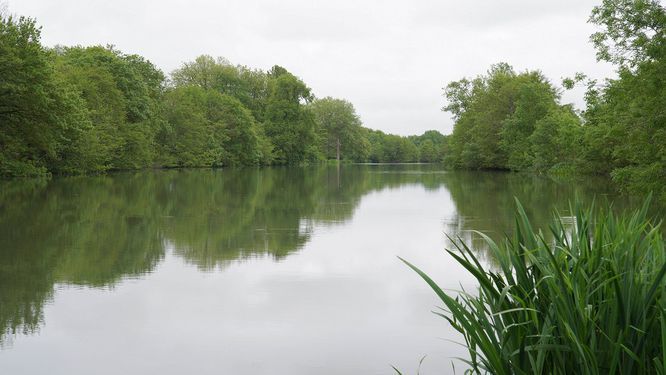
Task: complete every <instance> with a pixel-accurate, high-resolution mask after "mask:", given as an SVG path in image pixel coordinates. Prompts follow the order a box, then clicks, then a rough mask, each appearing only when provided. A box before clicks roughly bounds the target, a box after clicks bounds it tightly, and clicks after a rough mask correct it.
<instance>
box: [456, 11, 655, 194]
mask: <svg viewBox="0 0 666 375" xmlns="http://www.w3.org/2000/svg"><path fill="white" fill-rule="evenodd" d="M590 22H592V23H594V24H596V25H599V26H600V27H601V30H600V31H599V32H597V33H595V34H593V35H592V38H591V39H592V42H593V43H594V45H595V47H596V48H597V51H598V55H597V56H598V58H599V59H601V60H604V61H608V62H611V63H614V64H616V65H617V68H618V77H617V78H616V79H611V80H607V81H606V82H605V83H604V84H602V85H599V84H597V82H595V81H593V80H588V81H587V87H588V91H587V95H586V99H587V108H586V109H585V111H583V112H582V113H575V112H574V111H573V110H572V109H571V108H570V107H569V106H567V105H561V104H560V103H559V92H558V90H557V89H556V88H555V87H553V85H552V84H550V83H549V82H548V81H547V80H546V79H545V77H543V75H542V74H541V73H539V72H524V73H520V74H517V73H515V72H514V71H513V69H511V67H510V66H508V65H506V64H498V65H495V66H493V67H492V68H491V69H490V71H489V72H488V74H487V75H485V76H479V77H477V78H475V79H472V80H469V79H462V80H460V81H456V82H452V83H450V84H449V85H448V86H447V87H446V89H445V95H446V97H447V99H448V103H447V105H446V106H445V107H444V110H446V111H449V112H451V113H452V114H453V117H454V119H455V121H456V123H455V127H454V131H453V134H452V136H451V138H450V142H449V144H448V146H447V150H448V151H449V152H447V154H446V161H447V162H448V163H449V164H450V165H451V166H453V167H456V168H471V169H509V170H533V171H538V172H556V173H561V172H582V173H597V174H604V175H609V176H611V177H612V178H613V179H614V180H615V181H616V182H617V183H618V185H619V186H620V187H621V188H622V189H624V190H626V191H630V192H647V191H654V192H655V193H656V194H657V195H658V197H659V198H660V199H662V200H663V199H666V114H665V113H664V110H663V109H664V108H666V82H665V78H664V77H666V61H665V60H666V35H665V34H664V33H665V29H666V10H665V9H664V7H663V6H662V5H661V4H660V2H659V1H656V0H640V1H633V0H604V1H603V3H602V4H601V5H599V6H598V7H595V8H594V10H593V12H592V16H591V18H590ZM584 80H585V76H584V75H583V74H577V77H576V78H575V79H565V80H564V82H563V83H564V86H565V87H566V88H571V87H572V86H573V85H575V84H576V83H578V82H581V81H584Z"/></svg>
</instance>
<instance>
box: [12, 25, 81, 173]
mask: <svg viewBox="0 0 666 375" xmlns="http://www.w3.org/2000/svg"><path fill="white" fill-rule="evenodd" d="M39 39H40V30H39V28H38V27H37V26H36V25H35V22H34V20H31V19H28V18H23V17H21V18H18V19H17V18H14V17H11V16H8V17H4V16H0V77H2V78H1V79H0V175H4V176H6V175H10V176H30V175H43V174H46V173H48V172H49V170H50V168H49V167H50V166H51V165H54V164H59V163H61V161H62V160H63V158H66V157H67V155H68V154H69V153H70V152H71V151H72V150H71V145H72V144H73V143H76V142H77V140H78V139H79V137H81V135H82V133H84V132H85V131H86V129H87V128H88V127H89V126H90V123H89V122H88V119H87V118H86V110H85V107H84V106H83V103H82V102H81V100H79V98H78V97H77V95H76V92H75V91H73V90H72V87H71V86H70V85H68V84H67V83H66V82H62V80H61V79H60V78H59V77H58V75H57V74H56V72H55V70H54V68H53V64H52V59H51V54H50V53H49V51H47V50H45V49H44V48H43V47H42V46H41V44H40V42H39Z"/></svg>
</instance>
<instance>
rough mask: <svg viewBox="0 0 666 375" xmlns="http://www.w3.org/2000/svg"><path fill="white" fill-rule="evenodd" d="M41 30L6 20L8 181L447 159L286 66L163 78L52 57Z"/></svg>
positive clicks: (102, 49) (0, 64)
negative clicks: (373, 122)
mask: <svg viewBox="0 0 666 375" xmlns="http://www.w3.org/2000/svg"><path fill="white" fill-rule="evenodd" d="M40 32H41V29H40V27H38V26H37V24H36V22H35V20H34V19H31V18H27V17H15V16H12V15H6V14H5V15H0V77H2V79H0V124H2V126H1V127H0V176H38V175H47V174H81V173H97V172H104V171H108V170H126V169H139V168H148V167H224V166H248V165H273V164H276V165H294V164H303V163H310V162H320V161H323V160H326V159H337V160H351V161H356V162H366V161H373V162H403V161H409V162H415V161H428V162H432V161H437V160H440V159H441V155H440V154H439V153H438V152H436V150H435V149H437V148H438V146H440V144H439V143H441V140H442V139H443V136H442V135H441V134H439V133H437V134H434V133H433V132H429V133H426V134H424V135H423V136H422V137H411V138H408V137H400V136H396V135H389V134H384V133H382V132H380V131H373V130H370V129H367V128H364V127H363V125H362V123H361V120H360V118H359V117H358V115H357V114H356V111H355V109H354V107H353V105H352V104H351V103H349V102H348V101H346V100H343V99H334V98H330V97H326V98H322V99H317V98H316V97H315V96H314V94H313V93H312V90H311V89H310V88H309V87H308V86H307V85H306V84H305V83H304V82H303V81H302V80H301V79H299V78H298V77H296V76H295V75H294V74H292V73H290V72H289V71H287V70H286V69H285V68H283V67H280V66H274V67H273V68H272V69H270V70H268V71H263V70H259V69H252V68H249V67H246V66H241V65H232V64H231V63H230V62H229V61H227V60H225V59H224V58H217V59H215V58H213V57H211V56H207V55H203V56H199V57H197V58H196V59H195V60H194V61H191V62H187V63H184V64H183V65H182V66H181V67H180V68H179V69H177V70H175V71H174V72H172V73H171V74H170V76H169V77H167V76H166V75H165V74H164V73H163V72H162V71H160V70H159V69H158V68H157V67H156V66H155V65H153V64H152V63H151V62H150V61H148V60H147V59H145V58H143V57H141V56H139V55H135V54H126V53H123V52H122V51H119V50H117V49H116V48H114V47H113V46H92V47H81V46H73V47H64V46H56V47H54V48H46V47H44V46H43V45H42V44H41V42H40ZM435 133H436V132H435ZM421 138H423V139H424V142H423V144H422V142H421ZM437 142H439V143H437ZM439 148H441V147H439Z"/></svg>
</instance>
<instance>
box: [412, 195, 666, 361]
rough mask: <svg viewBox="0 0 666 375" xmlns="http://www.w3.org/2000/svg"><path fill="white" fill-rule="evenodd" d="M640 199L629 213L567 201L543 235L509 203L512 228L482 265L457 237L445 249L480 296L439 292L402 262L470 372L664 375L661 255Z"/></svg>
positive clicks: (665, 298) (665, 262)
mask: <svg viewBox="0 0 666 375" xmlns="http://www.w3.org/2000/svg"><path fill="white" fill-rule="evenodd" d="M649 202H650V200H649V199H648V200H647V201H646V202H645V203H644V205H643V206H642V208H641V209H638V210H636V211H634V212H633V213H629V214H624V215H616V214H614V213H613V212H612V211H611V210H610V209H607V208H603V209H595V208H594V205H592V206H590V207H583V206H582V205H580V204H573V205H572V206H571V211H572V214H573V217H569V218H567V219H566V220H565V219H563V217H562V216H561V215H559V214H558V213H557V212H556V213H555V214H554V220H553V223H552V224H551V226H550V228H549V232H550V235H547V236H546V235H544V233H543V232H542V231H537V230H535V229H534V228H533V227H532V225H531V224H530V221H529V219H528V217H527V215H526V214H525V211H524V209H523V207H522V206H521V205H520V203H519V202H516V206H517V212H516V223H515V232H514V233H513V235H512V236H507V237H506V238H505V239H504V240H503V241H501V242H499V243H496V242H495V241H493V240H492V239H490V238H489V237H487V236H485V235H484V234H482V233H479V234H480V235H481V236H482V237H484V239H485V241H486V242H487V243H488V246H489V248H490V251H491V252H492V255H493V256H494V258H495V259H496V260H497V262H496V263H495V264H494V265H493V266H489V265H486V264H484V263H483V262H482V261H481V260H480V259H479V258H478V257H477V255H476V254H475V252H474V251H473V250H472V249H470V248H469V247H468V246H467V245H465V244H464V243H463V242H462V241H455V243H456V248H455V249H453V250H447V252H448V254H449V255H450V256H452V257H453V258H454V259H455V260H456V261H457V262H458V263H460V265H462V266H463V267H464V268H466V269H467V271H469V272H470V273H471V274H472V275H473V276H474V278H475V279H476V280H477V281H478V284H479V289H478V292H475V293H468V292H465V291H464V290H463V291H460V292H457V295H456V296H452V295H451V294H449V293H446V292H445V291H444V290H442V288H440V287H439V286H438V285H437V284H436V283H435V282H434V281H433V280H432V278H430V277H429V276H428V275H426V274H425V273H424V272H422V271H421V270H420V269H419V268H417V267H416V266H414V265H412V264H410V263H409V262H407V261H405V260H403V261H405V263H407V265H409V266H410V267H411V268H412V269H414V271H416V272H417V273H418V274H419V275H420V276H421V277H422V278H423V279H424V280H425V281H426V282H427V283H428V284H429V285H430V287H431V288H432V289H433V290H434V291H435V293H437V295H438V296H439V298H440V299H441V300H442V302H443V303H444V307H443V309H442V311H436V312H435V313H436V314H437V315H440V316H441V317H443V318H444V319H446V320H448V321H449V322H450V324H451V325H452V326H453V327H454V328H455V329H456V330H457V331H459V332H460V333H461V334H462V336H463V337H464V341H465V346H466V347H467V348H468V351H469V357H468V358H464V359H461V360H463V361H464V362H466V363H467V364H468V368H469V369H468V370H467V372H468V373H479V374H480V373H492V374H665V373H666V372H665V371H664V364H665V363H666V351H665V350H664V348H665V347H666V292H665V286H666V285H665V281H664V275H665V274H666V254H665V253H664V241H663V239H662V233H661V231H660V230H659V224H657V223H654V222H653V221H652V220H650V219H649V218H648V214H647V212H648V206H649Z"/></svg>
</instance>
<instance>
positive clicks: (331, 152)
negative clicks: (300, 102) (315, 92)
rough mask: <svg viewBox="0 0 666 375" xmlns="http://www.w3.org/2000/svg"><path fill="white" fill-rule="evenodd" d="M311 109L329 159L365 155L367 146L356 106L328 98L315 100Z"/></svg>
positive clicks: (341, 100) (338, 159) (325, 153)
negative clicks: (357, 154)
mask: <svg viewBox="0 0 666 375" xmlns="http://www.w3.org/2000/svg"><path fill="white" fill-rule="evenodd" d="M310 108H311V109H312V112H313V113H314V115H315V119H316V121H317V126H318V128H319V130H320V133H321V135H320V136H321V140H322V147H323V151H324V155H325V156H326V157H327V158H335V159H336V160H337V161H340V158H341V157H347V158H349V157H350V156H351V155H353V154H354V153H359V152H360V153H363V148H366V147H367V145H366V143H365V142H364V139H363V136H362V133H361V119H360V118H359V117H358V115H357V114H356V110H355V109H354V105H353V104H351V103H350V102H348V101H346V100H343V99H333V98H331V97H326V98H323V99H318V100H315V101H314V102H313V103H312V104H311V105H310Z"/></svg>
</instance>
